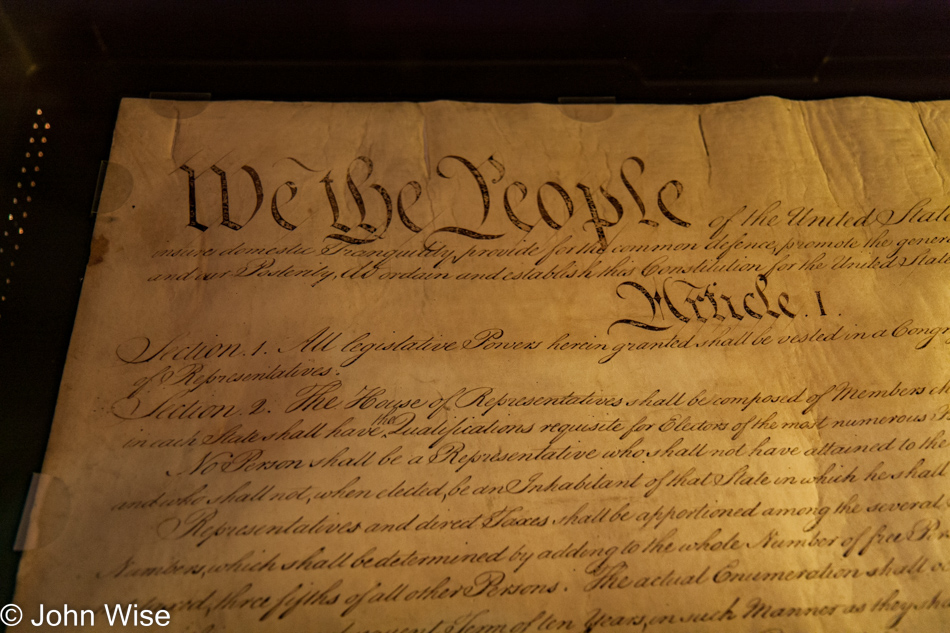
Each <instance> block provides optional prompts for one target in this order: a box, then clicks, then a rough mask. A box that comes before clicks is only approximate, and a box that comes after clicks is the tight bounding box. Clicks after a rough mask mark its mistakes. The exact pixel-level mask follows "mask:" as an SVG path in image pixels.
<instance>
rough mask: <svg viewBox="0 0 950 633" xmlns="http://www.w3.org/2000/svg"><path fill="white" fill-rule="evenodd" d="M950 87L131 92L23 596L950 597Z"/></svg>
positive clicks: (906, 622)
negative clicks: (274, 97) (902, 92)
mask: <svg viewBox="0 0 950 633" xmlns="http://www.w3.org/2000/svg"><path fill="white" fill-rule="evenodd" d="M948 157H950V102H944V103H900V102H893V101H884V100H876V99H869V98H862V99H845V100H834V101H823V102H813V103H797V102H790V101H783V100H779V99H775V98H762V99H755V100H752V101H746V102H740V103H729V104H719V105H704V106H649V105H639V106H634V105H630V106H590V107H586V108H585V107H575V108H573V109H570V108H567V107H558V106H550V105H491V104H470V103H446V102H440V103H426V104H411V103H392V104H329V103H324V104H307V103H256V102H230V103H227V102H212V103H206V104H194V103H175V102H161V101H147V100H126V101H124V102H123V104H122V107H121V111H120V114H119V119H118V123H117V125H116V131H115V140H114V144H113V148H112V153H111V158H110V165H109V169H108V173H107V176H106V180H105V187H104V191H103V195H102V203H101V205H100V208H99V214H98V220H97V226H96V232H95V237H94V241H93V248H92V256H91V259H90V262H89V268H88V272H87V274H86V277H85V282H84V283H85V286H84V288H83V295H82V301H81V305H80V308H79V313H78V316H77V319H76V326H75V332H74V335H73V340H72V344H71V346H70V352H69V359H68V363H67V366H66V372H65V376H64V378H63V384H62V390H61V394H60V398H59V403H58V408H57V413H56V419H55V422H54V427H53V433H52V437H51V438H50V443H49V450H48V453H47V456H46V462H45V465H44V470H43V476H42V477H41V486H40V487H39V489H38V492H37V495H36V504H35V505H34V506H33V508H32V511H31V515H32V522H31V525H30V530H29V533H28V535H27V539H26V547H27V549H28V551H27V552H26V553H25V555H24V558H23V561H22V565H21V568H20V573H19V581H18V591H17V598H16V602H17V604H18V605H19V606H20V607H21V608H22V612H23V622H22V623H21V624H20V626H21V627H23V626H26V627H27V628H30V627H31V623H35V625H36V628H41V627H45V628H48V629H50V630H53V629H56V628H57V626H65V625H76V624H79V625H81V626H85V627H86V628H89V629H98V630H111V629H114V628H124V629H127V630H133V629H134V630H137V629H138V628H141V627H143V626H151V627H154V628H158V627H161V626H165V627H168V628H169V630H175V631H191V632H200V631H215V632H218V631H251V632H254V631H294V632H297V631H319V632H329V633H363V632H370V631H383V632H400V633H409V632H415V633H489V632H490V633H532V632H538V631H574V632H578V633H580V632H582V631H583V632H600V631H643V632H653V631H656V632H667V631H668V632H670V633H676V632H694V631H699V632H703V631H708V632H719V631H751V632H761V633H764V632H766V631H768V632H770V633H777V632H780V631H784V632H790V631H829V632H836V633H837V632H841V631H855V632H856V631H867V632H872V631H873V632H877V631H946V630H948V629H950V490H948V487H947V484H948V482H950V434H948V432H947V424H948V421H950V364H948V359H950V286H948V264H950V230H948V229H950V188H948V176H950V158H948Z"/></svg>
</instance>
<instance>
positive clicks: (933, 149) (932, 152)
mask: <svg viewBox="0 0 950 633" xmlns="http://www.w3.org/2000/svg"><path fill="white" fill-rule="evenodd" d="M913 106H914V111H915V112H916V113H917V121H918V122H919V123H920V129H921V130H922V131H923V133H924V138H926V139H927V145H929V146H930V152H929V153H928V156H929V157H930V163H931V164H932V165H933V168H934V171H935V172H937V176H939V177H940V186H941V187H942V189H943V193H946V192H947V179H946V177H945V176H944V175H943V172H942V171H940V167H939V165H938V164H937V158H938V157H939V153H938V152H937V148H936V147H934V142H933V139H932V138H930V132H928V131H927V126H926V125H925V124H924V116H923V112H921V111H920V104H919V103H914V104H913Z"/></svg>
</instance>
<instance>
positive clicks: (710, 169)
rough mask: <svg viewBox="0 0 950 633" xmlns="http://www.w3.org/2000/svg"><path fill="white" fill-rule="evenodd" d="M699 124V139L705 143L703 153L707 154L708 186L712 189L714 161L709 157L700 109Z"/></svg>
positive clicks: (697, 120) (697, 119)
mask: <svg viewBox="0 0 950 633" xmlns="http://www.w3.org/2000/svg"><path fill="white" fill-rule="evenodd" d="M696 122H697V123H698V124H699V138H700V139H702V141H703V151H704V152H706V185H707V186H708V187H710V188H711V187H712V159H711V158H710V157H709V144H708V143H707V142H706V132H705V130H703V112H702V107H700V111H699V115H697V117H696Z"/></svg>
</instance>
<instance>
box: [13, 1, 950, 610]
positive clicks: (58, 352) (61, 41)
mask: <svg viewBox="0 0 950 633" xmlns="http://www.w3.org/2000/svg"><path fill="white" fill-rule="evenodd" d="M168 92H173V93H198V94H209V95H210V98H212V99H216V100H217V99H238V98H240V99H269V100H311V101H393V100H412V101H425V100H433V99H455V100H470V101H500V102H529V101H541V102H557V101H558V99H560V98H564V97H613V98H615V99H616V101H617V102H618V103H638V102H639V103H642V102H653V103H706V102H713V101H726V100H735V99H744V98H748V97H753V96H757V95H764V94H771V95H777V96H780V97H786V98H792V99H824V98H831V97H842V96H856V95H872V96H878V97H888V98H894V99H907V100H930V99H947V98H950V2H947V1H943V2H929V3H928V2H919V1H905V2H896V1H893V0H808V1H804V2H797V3H791V2H778V1H775V0H741V1H740V0H734V1H728V0H708V1H698V0H695V1H687V0H668V1H664V2H660V1H652V0H651V1H647V2H617V1H615V2H594V1H593V0H571V1H555V0H548V1H546V2H539V1H531V2H515V1H514V0H507V1H506V0H487V1H483V2H474V1H471V0H438V1H436V0H424V1H420V2H395V1H387V2H383V1H372V0H349V1H348V2H338V3H333V4H330V3H320V2H303V1H299V0H298V1H292V2H283V3H280V4H277V3H267V4H264V3H261V4H253V3H250V2H246V1H243V0H241V1H239V0H229V1H224V0H209V1H206V2H199V1H195V0H189V1H188V2H185V1H179V0H165V1H162V2H156V1H150V0H136V1H135V2H114V1H106V2H96V3H92V2H79V1H76V0H58V1H55V2H54V1H50V0H0V233H2V232H3V231H6V233H7V235H5V236H3V235H0V248H2V249H3V252H2V253H0V296H2V297H3V300H2V301H0V447H2V448H0V603H6V602H8V601H9V599H10V597H11V596H12V594H13V587H14V579H15V574H16V565H17V562H18V560H19V555H18V554H16V553H15V552H14V551H13V543H14V537H15V534H16V529H17V525H18V523H19V519H20V514H21V511H22V508H23V504H24V501H25V499H26V494H27V489H28V487H29V482H30V477H31V474H32V473H33V472H34V471H39V470H40V469H41V465H42V458H43V453H44V451H45V448H46V441H47V437H48V434H49V428H50V424H51V421H52V417H53V409H54V405H55V401H56V392H57V389H58V386H59V380H60V377H61V375H62V369H63V364H64V362H65V359H66V351H67V344H68V340H69V334H70V330H71V328H72V321H73V317H74V315H75V310H76V304H77V301H78V298H79V291H80V287H81V279H82V275H83V272H84V267H85V263H86V260H87V259H88V256H89V239H90V235H91V231H92V226H93V217H92V215H91V209H92V207H93V203H94V194H95V190H96V183H97V179H98V175H99V169H100V164H101V161H103V160H106V159H107V158H108V152H109V146H110V143H111V138H112V127H113V125H114V122H115V117H116V114H117V111H118V106H119V101H120V99H121V98H122V97H125V96H131V97H148V96H149V95H151V94H152V93H168ZM38 109H41V110H42V115H38V114H37V110H38ZM34 123H36V124H37V126H38V129H36V130H34V128H33V125H34ZM46 123H49V124H50V128H49V129H48V130H47V129H45V124H46ZM44 136H45V137H46V139H47V141H46V143H41V138H42V137H44ZM30 137H33V143H32V144H31V143H30ZM39 150H42V151H43V152H44V157H43V158H42V159H40V158H38V157H37V155H36V153H37V151H39ZM27 152H30V154H31V157H30V158H26V153H27ZM35 167H40V171H38V172H37V171H34V168H35ZM23 168H26V169H27V173H26V174H24V173H23V172H22V169H23ZM27 179H28V180H30V181H33V182H35V183H36V184H35V186H33V187H30V185H29V182H27ZM17 182H20V183H21V184H22V185H23V187H22V188H19V189H18V188H17ZM25 195H30V197H31V200H30V201H29V202H27V201H26V199H25ZM14 198H17V203H16V204H14V203H13V199H14ZM23 211H27V212H28V215H27V217H23V215H22V213H23ZM10 214H12V215H13V219H9V218H10ZM20 229H22V230H23V233H22V234H20ZM15 247H18V248H15ZM11 263H12V264H13V265H12V266H11ZM7 279H9V282H7Z"/></svg>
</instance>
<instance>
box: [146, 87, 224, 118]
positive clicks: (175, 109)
mask: <svg viewBox="0 0 950 633" xmlns="http://www.w3.org/2000/svg"><path fill="white" fill-rule="evenodd" d="M210 103H211V93H210V92H150V93H149V95H148V105H149V107H150V108H151V109H152V111H153V112H155V114H157V115H158V116H161V117H165V118H166V119H173V120H176V121H177V120H179V119H190V118H191V117H193V116H198V115H199V114H201V113H202V112H204V111H205V108H207V107H208V105H209V104H210Z"/></svg>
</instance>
